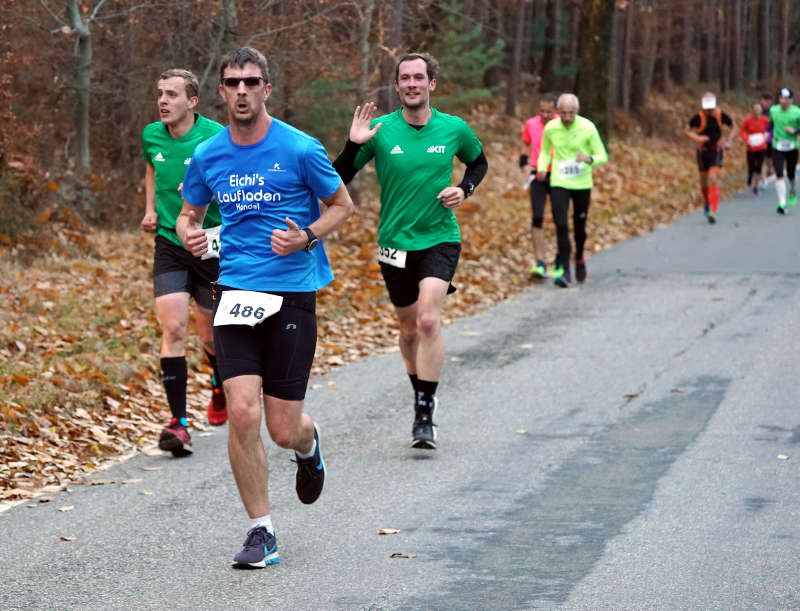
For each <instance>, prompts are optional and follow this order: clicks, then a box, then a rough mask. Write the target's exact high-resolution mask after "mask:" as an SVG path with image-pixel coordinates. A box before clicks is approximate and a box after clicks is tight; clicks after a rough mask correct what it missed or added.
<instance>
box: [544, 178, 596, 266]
mask: <svg viewBox="0 0 800 611" xmlns="http://www.w3.org/2000/svg"><path fill="white" fill-rule="evenodd" d="M570 199H571V200H572V227H573V232H574V234H575V260H576V261H580V260H581V259H583V247H584V245H585V244H586V220H587V218H588V217H589V202H590V201H591V199H592V190H591V189H564V188H563V187H553V188H552V190H551V192H550V201H551V202H552V204H553V220H554V221H555V224H556V238H557V240H558V256H557V257H556V263H557V264H559V265H563V266H564V267H565V268H566V267H567V266H568V265H569V257H570V253H571V251H572V247H571V245H570V242H569V225H568V216H567V215H568V212H569V201H570Z"/></svg>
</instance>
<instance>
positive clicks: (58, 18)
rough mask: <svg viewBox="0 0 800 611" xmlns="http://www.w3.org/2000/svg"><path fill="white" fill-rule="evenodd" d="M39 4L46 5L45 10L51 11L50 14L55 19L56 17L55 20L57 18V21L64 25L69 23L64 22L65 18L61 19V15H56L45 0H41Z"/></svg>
mask: <svg viewBox="0 0 800 611" xmlns="http://www.w3.org/2000/svg"><path fill="white" fill-rule="evenodd" d="M39 4H41V5H42V6H43V7H44V9H45V10H46V11H47V12H48V13H50V16H51V17H52V18H53V19H55V20H56V23H60V24H61V25H62V26H64V25H67V24H66V23H64V20H63V19H61V17H59V16H58V15H56V14H55V13H54V12H53V11H52V9H51V8H50V7H49V6H47V2H45V0H39Z"/></svg>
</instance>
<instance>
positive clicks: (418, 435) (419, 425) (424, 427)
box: [411, 397, 439, 450]
mask: <svg viewBox="0 0 800 611" xmlns="http://www.w3.org/2000/svg"><path fill="white" fill-rule="evenodd" d="M438 404H439V400H438V399H437V398H436V397H434V398H433V406H432V407H431V408H430V409H427V408H423V407H419V406H417V407H416V408H415V409H416V415H415V417H414V425H413V426H412V427H411V436H412V438H413V439H412V441H411V447H412V448H417V449H418V450H435V449H436V429H437V428H438V427H437V426H436V424H435V423H434V422H433V416H434V414H435V413H436V406H437V405H438Z"/></svg>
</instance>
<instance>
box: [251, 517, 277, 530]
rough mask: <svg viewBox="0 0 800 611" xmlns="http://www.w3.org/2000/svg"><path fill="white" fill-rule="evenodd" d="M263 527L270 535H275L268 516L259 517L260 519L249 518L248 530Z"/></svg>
mask: <svg viewBox="0 0 800 611" xmlns="http://www.w3.org/2000/svg"><path fill="white" fill-rule="evenodd" d="M259 526H263V527H264V528H266V529H267V530H268V531H269V532H271V533H272V534H275V529H274V528H272V518H271V517H270V515H269V514H267V515H265V516H261V517H260V518H250V530H253V529H254V528H257V527H259Z"/></svg>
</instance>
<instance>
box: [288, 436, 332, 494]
mask: <svg viewBox="0 0 800 611" xmlns="http://www.w3.org/2000/svg"><path fill="white" fill-rule="evenodd" d="M314 439H316V440H317V449H316V450H315V451H314V456H312V457H311V458H300V457H299V456H298V455H297V452H295V454H294V456H295V458H296V459H297V460H295V461H294V462H296V463H297V475H296V477H295V490H296V491H297V498H299V499H300V502H301V503H305V504H306V505H311V503H313V502H314V501H316V500H317V499H318V498H319V495H320V494H321V493H322V486H323V485H324V484H325V460H324V459H323V458H322V450H321V449H320V447H319V429H317V425H316V424H315V425H314Z"/></svg>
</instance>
